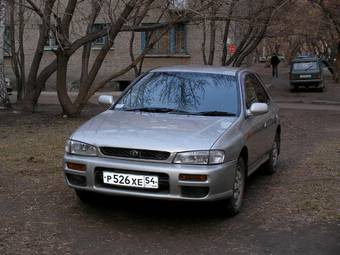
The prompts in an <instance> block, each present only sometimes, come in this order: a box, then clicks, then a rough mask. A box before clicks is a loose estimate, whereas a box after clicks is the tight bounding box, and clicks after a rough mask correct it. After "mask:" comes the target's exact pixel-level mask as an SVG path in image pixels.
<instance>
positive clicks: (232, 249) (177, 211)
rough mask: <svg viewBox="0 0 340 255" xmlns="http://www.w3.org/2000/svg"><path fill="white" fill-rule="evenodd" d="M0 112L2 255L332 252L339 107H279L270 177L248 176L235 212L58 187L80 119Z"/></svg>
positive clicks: (337, 243) (339, 218) (335, 250)
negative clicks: (84, 199) (93, 195)
mask: <svg viewBox="0 0 340 255" xmlns="http://www.w3.org/2000/svg"><path fill="white" fill-rule="evenodd" d="M58 110H59V109H58V108H57V107H56V106H53V105H44V106H42V107H40V112H39V114H35V115H33V116H23V115H20V114H14V113H4V112H0V160H1V161H0V162H1V164H0V174H1V178H0V254H334V255H336V254H340V195H339V194H340V185H339V184H340V139H339V134H340V111H327V112H326V111H324V112H320V111H306V110H292V109H287V110H286V109H285V110H282V111H281V118H282V123H283V137H282V154H281V158H280V163H279V169H278V172H277V173H276V174H275V175H273V176H266V175H262V174H261V173H257V174H255V175H253V176H252V177H251V178H250V179H249V181H248V188H247V191H246V197H245V203H244V207H243V210H242V212H241V213H240V214H239V215H237V216H236V217H234V218H225V217H221V216H220V215H218V213H216V212H217V211H218V208H216V205H214V204H212V205H211V204H206V203H203V204H202V203H200V204H197V203H175V202H171V203H170V202H161V201H153V200H141V199H127V198H124V199H123V198H106V197H105V198H104V197H103V198H101V199H99V200H98V202H97V203H94V204H92V205H84V204H82V203H81V202H80V201H78V200H77V198H76V196H75V195H74V193H73V191H72V190H71V189H69V188H67V187H66V185H65V182H64V177H63V173H62V157H63V150H64V141H65V139H66V138H67V136H68V135H70V133H71V132H72V131H73V130H75V129H76V128H77V127H78V126H79V125H80V124H81V123H83V122H84V121H85V120H86V119H88V118H90V117H91V116H93V115H94V114H96V113H98V112H100V111H102V110H103V109H102V108H99V107H98V106H91V107H89V108H87V110H86V112H85V113H84V117H82V118H80V119H63V118H61V117H60V115H58Z"/></svg>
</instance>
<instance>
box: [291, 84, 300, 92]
mask: <svg viewBox="0 0 340 255" xmlns="http://www.w3.org/2000/svg"><path fill="white" fill-rule="evenodd" d="M298 89H299V87H298V86H297V85H291V87H290V92H296V91H298Z"/></svg>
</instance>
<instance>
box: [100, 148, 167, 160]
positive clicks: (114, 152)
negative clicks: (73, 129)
mask: <svg viewBox="0 0 340 255" xmlns="http://www.w3.org/2000/svg"><path fill="white" fill-rule="evenodd" d="M100 151H101V153H103V154H104V155H105V156H111V157H121V158H134V159H149V160H167V159H168V158H169V157H170V152H166V151H152V150H139V149H126V148H113V147H100Z"/></svg>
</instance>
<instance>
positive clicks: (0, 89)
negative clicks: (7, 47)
mask: <svg viewBox="0 0 340 255" xmlns="http://www.w3.org/2000/svg"><path fill="white" fill-rule="evenodd" d="M5 11H6V1H5V0H0V107H1V108H4V109H7V108H10V105H11V104H10V101H9V97H8V93H7V87H6V82H5V75H4V44H5V18H6V12H5Z"/></svg>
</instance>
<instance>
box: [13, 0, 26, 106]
mask: <svg viewBox="0 0 340 255" xmlns="http://www.w3.org/2000/svg"><path fill="white" fill-rule="evenodd" d="M9 7H10V15H9V16H10V19H9V33H10V49H11V56H12V58H11V62H12V68H13V71H14V75H15V77H16V88H17V101H22V95H23V90H24V86H25V79H26V78H25V52H24V30H25V20H24V6H23V0H19V1H18V5H16V4H15V2H14V1H10V3H9ZM16 24H17V25H16ZM16 34H17V36H16ZM16 38H18V39H17V40H16Z"/></svg>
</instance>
